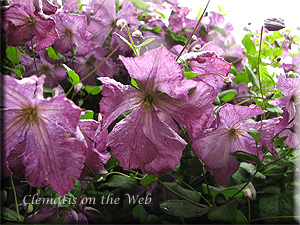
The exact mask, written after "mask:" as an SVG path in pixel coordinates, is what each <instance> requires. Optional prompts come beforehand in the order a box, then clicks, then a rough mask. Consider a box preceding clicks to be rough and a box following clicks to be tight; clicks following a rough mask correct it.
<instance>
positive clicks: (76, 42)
mask: <svg viewBox="0 0 300 225" xmlns="http://www.w3.org/2000/svg"><path fill="white" fill-rule="evenodd" d="M52 17H53V18H54V19H55V21H56V28H57V30H58V34H59V38H58V39H57V40H56V41H55V42H54V45H53V47H54V49H55V50H57V51H59V52H60V53H62V54H65V53H68V52H70V51H71V50H72V49H73V47H76V50H77V53H78V55H85V54H87V53H88V52H89V49H90V45H91V42H90V34H89V33H88V31H87V19H86V16H81V15H77V14H71V13H66V12H60V13H57V14H55V15H53V16H52Z"/></svg>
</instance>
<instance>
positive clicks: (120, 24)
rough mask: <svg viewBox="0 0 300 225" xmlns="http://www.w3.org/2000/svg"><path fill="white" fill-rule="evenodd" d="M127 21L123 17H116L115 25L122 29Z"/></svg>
mask: <svg viewBox="0 0 300 225" xmlns="http://www.w3.org/2000/svg"><path fill="white" fill-rule="evenodd" d="M126 24H127V22H126V20H124V19H118V21H117V23H116V26H117V27H118V28H119V29H120V30H122V29H123V28H124V27H125V26H126Z"/></svg>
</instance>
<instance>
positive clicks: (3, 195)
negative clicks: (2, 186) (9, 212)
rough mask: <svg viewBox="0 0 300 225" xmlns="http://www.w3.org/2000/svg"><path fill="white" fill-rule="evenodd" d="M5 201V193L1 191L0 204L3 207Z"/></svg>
mask: <svg viewBox="0 0 300 225" xmlns="http://www.w3.org/2000/svg"><path fill="white" fill-rule="evenodd" d="M6 200H7V191H6V190H1V203H2V204H3V205H4V204H5V203H6Z"/></svg>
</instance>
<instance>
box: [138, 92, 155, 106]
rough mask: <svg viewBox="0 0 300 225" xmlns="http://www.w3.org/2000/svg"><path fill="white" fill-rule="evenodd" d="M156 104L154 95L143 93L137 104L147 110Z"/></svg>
mask: <svg viewBox="0 0 300 225" xmlns="http://www.w3.org/2000/svg"><path fill="white" fill-rule="evenodd" d="M155 102H156V95H155V94H153V93H145V94H143V97H142V99H141V101H140V102H139V103H141V104H140V107H143V108H145V109H149V108H150V107H151V105H152V104H155Z"/></svg>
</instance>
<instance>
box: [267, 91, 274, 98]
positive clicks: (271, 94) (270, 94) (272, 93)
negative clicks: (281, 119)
mask: <svg viewBox="0 0 300 225" xmlns="http://www.w3.org/2000/svg"><path fill="white" fill-rule="evenodd" d="M273 96H274V92H268V93H267V94H266V99H271V98H272V97H273Z"/></svg>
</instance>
